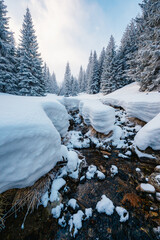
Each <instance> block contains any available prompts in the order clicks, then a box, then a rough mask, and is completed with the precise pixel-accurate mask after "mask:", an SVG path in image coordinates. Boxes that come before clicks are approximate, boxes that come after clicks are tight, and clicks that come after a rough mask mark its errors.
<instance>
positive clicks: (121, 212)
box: [116, 207, 129, 222]
mask: <svg viewBox="0 0 160 240" xmlns="http://www.w3.org/2000/svg"><path fill="white" fill-rule="evenodd" d="M116 212H117V213H118V215H119V216H120V222H126V221H127V220H128V219H129V213H128V211H127V210H126V209H125V208H123V207H116Z"/></svg>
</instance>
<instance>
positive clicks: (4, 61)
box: [0, 0, 17, 94]
mask: <svg viewBox="0 0 160 240" xmlns="http://www.w3.org/2000/svg"><path fill="white" fill-rule="evenodd" d="M8 21H9V18H8V17H7V7H6V5H5V4H4V0H0V92H7V93H12V94H16V93H17V79H16V63H17V61H16V57H15V54H16V50H15V46H14V40H13V33H12V32H11V31H10V30H9V26H8Z"/></svg>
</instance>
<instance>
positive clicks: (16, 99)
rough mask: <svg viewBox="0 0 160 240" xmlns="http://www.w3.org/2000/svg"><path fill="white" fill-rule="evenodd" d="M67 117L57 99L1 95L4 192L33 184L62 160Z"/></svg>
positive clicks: (1, 183)
mask: <svg viewBox="0 0 160 240" xmlns="http://www.w3.org/2000/svg"><path fill="white" fill-rule="evenodd" d="M47 115H48V116H47ZM67 117H68V114H67V112H66V109H65V108H64V106H62V105H61V104H60V103H59V102H58V101H56V99H55V98H53V100H51V98H50V99H49V100H48V99H47V97H39V98H38V97H22V96H13V95H8V94H0V166H1V174H0V193H1V192H3V191H5V190H8V189H10V188H22V187H26V186H30V185H32V184H33V183H34V182H35V181H36V180H37V179H38V178H40V177H41V176H43V175H44V174H46V173H47V172H49V171H50V170H51V169H52V168H53V167H54V166H55V165H56V163H57V161H59V160H61V137H60V134H61V135H63V134H65V132H66V131H67V126H68V120H67ZM53 123H54V124H55V125H56V127H55V126H54V125H53ZM58 131H59V132H58Z"/></svg>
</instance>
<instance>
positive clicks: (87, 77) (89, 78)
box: [86, 51, 93, 93]
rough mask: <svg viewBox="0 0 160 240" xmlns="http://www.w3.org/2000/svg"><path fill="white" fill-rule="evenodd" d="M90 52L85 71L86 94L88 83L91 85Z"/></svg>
mask: <svg viewBox="0 0 160 240" xmlns="http://www.w3.org/2000/svg"><path fill="white" fill-rule="evenodd" d="M92 59H93V57H92V51H91V53H90V56H89V62H88V65H87V70H86V85H87V87H86V92H88V93H89V92H90V83H91V77H92Z"/></svg>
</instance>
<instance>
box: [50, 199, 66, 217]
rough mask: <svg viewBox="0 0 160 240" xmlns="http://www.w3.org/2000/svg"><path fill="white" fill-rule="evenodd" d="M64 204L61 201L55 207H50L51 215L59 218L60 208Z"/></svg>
mask: <svg viewBox="0 0 160 240" xmlns="http://www.w3.org/2000/svg"><path fill="white" fill-rule="evenodd" d="M63 207H64V205H63V204H62V203H61V204H60V205H58V206H57V207H55V208H52V210H51V213H52V215H53V217H54V218H59V217H60V215H61V210H62V209H63Z"/></svg>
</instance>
